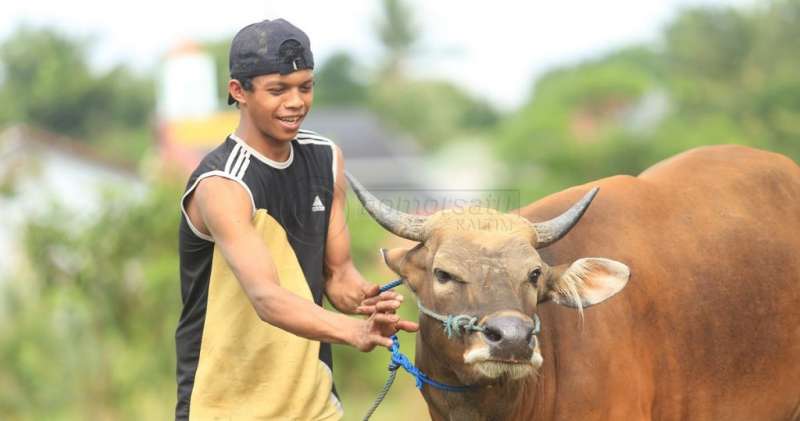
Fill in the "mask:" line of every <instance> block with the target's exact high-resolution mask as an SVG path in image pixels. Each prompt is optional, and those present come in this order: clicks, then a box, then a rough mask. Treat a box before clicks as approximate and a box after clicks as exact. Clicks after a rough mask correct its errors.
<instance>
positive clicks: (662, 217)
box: [351, 146, 800, 421]
mask: <svg viewBox="0 0 800 421" xmlns="http://www.w3.org/2000/svg"><path fill="white" fill-rule="evenodd" d="M351 183H352V184H353V187H354V189H356V190H357V193H358V194H359V197H360V198H361V199H362V202H363V203H364V204H365V207H366V208H367V209H368V210H370V212H371V213H372V214H373V216H374V217H375V218H376V219H377V220H378V221H379V222H380V223H381V224H382V225H383V226H384V227H386V228H387V229H389V230H390V231H392V232H394V233H396V234H398V235H401V236H403V237H405V238H408V239H412V240H416V241H420V243H419V245H417V246H416V247H414V248H412V249H410V250H400V249H395V250H391V251H388V252H386V253H385V254H384V255H385V260H386V263H387V264H388V265H389V266H390V267H391V268H392V269H393V270H394V271H396V272H397V273H398V274H400V275H401V276H403V277H404V278H405V279H406V282H407V284H408V285H409V287H410V288H411V289H412V290H413V291H414V292H415V294H416V295H417V297H418V299H419V300H420V302H421V303H422V304H424V305H425V307H427V308H430V309H432V310H433V311H435V312H437V313H439V314H467V315H472V316H476V317H478V318H479V320H480V323H481V326H482V327H483V329H484V330H483V332H467V333H464V334H463V335H461V336H455V337H453V338H450V339H448V337H447V336H446V335H445V334H444V332H443V330H442V329H441V327H442V324H441V323H440V322H438V321H436V320H434V319H433V318H430V317H427V316H424V315H421V316H420V324H421V330H420V334H419V336H418V337H417V365H418V366H419V367H420V368H421V369H422V370H423V371H424V372H426V373H427V374H429V375H430V376H431V377H432V378H433V379H435V380H438V381H440V382H444V383H450V384H455V385H472V388H471V389H470V391H469V392H466V393H452V392H440V391H438V390H434V389H431V388H429V387H427V386H426V387H425V388H424V390H423V395H424V397H425V400H426V401H427V403H428V405H429V409H430V413H431V417H432V418H433V419H434V420H437V421H438V420H458V421H468V420H570V421H572V420H583V421H586V420H604V421H605V420H624V421H627V420H726V421H727V420H793V419H800V168H799V167H798V166H797V165H796V164H795V163H794V162H792V161H791V160H789V159H787V158H785V157H783V156H780V155H777V154H773V153H768V152H763V151H757V150H752V149H748V148H744V147H737V146H720V147H708V148H701V149H696V150H693V151H690V152H687V153H684V154H682V155H679V156H677V157H674V158H672V159H669V160H667V161H665V162H662V163H660V164H658V165H656V166H654V167H652V168H650V169H648V170H647V171H645V172H644V173H642V174H641V175H639V176H638V177H627V176H618V177H611V178H607V179H603V180H600V181H597V182H592V183H589V184H586V185H584V186H579V187H575V188H571V189H569V190H566V191H563V192H561V193H557V194H554V195H552V196H550V197H547V198H545V199H543V200H540V201H538V202H536V203H534V204H532V205H529V206H527V207H525V208H523V209H521V210H520V212H519V214H520V215H521V216H523V217H524V218H520V217H519V216H517V215H513V214H500V213H497V212H494V211H491V210H486V209H462V210H450V211H442V212H439V213H437V214H434V215H432V216H431V217H427V218H423V217H419V216H413V215H407V214H403V213H401V212H397V211H394V210H391V209H388V208H387V207H386V206H385V205H383V204H380V203H379V202H377V201H376V200H372V199H374V197H372V196H371V195H369V193H368V192H366V191H365V190H363V189H362V188H360V186H358V185H357V182H355V181H353V180H351ZM593 187H599V188H600V194H599V195H598V196H597V199H596V200H595V201H594V203H593V204H592V206H591V207H589V209H588V211H587V212H586V214H585V216H583V218H582V219H581V221H580V223H578V224H577V225H576V226H575V229H574V230H572V231H571V232H570V234H569V235H566V236H565V237H564V238H563V239H561V240H559V237H561V236H563V235H564V234H566V232H567V231H569V229H570V228H571V227H572V225H573V224H575V222H577V219H578V218H580V216H581V214H582V211H583V210H584V209H585V206H586V205H588V201H590V200H591V196H589V197H584V199H585V200H583V201H582V202H580V203H578V204H577V205H575V206H573V208H571V209H570V211H568V212H567V213H566V214H564V215H562V216H561V217H556V218H555V219H552V220H550V221H549V222H546V223H540V224H532V223H529V222H528V220H531V221H542V220H547V219H548V218H552V217H553V216H555V215H558V214H559V213H560V212H562V211H563V210H564V209H566V208H568V207H569V206H570V204H572V203H573V202H575V201H576V200H577V199H578V198H580V197H581V196H582V195H584V194H585V193H586V192H587V191H588V190H589V189H590V188H593ZM556 240H559V241H557V242H556ZM592 256H602V258H591V257H592ZM587 257H589V258H587ZM629 274H630V276H629ZM626 281H627V282H628V283H627V286H625V285H626V284H625V283H626ZM623 286H625V288H624V289H622V288H623ZM620 289H622V291H621V292H620V293H619V294H618V295H616V296H613V295H614V294H615V293H617V292H618V291H620ZM612 296H613V297H612ZM605 299H608V301H607V302H605V303H603V304H602V305H598V306H597V307H592V308H589V309H586V310H585V312H583V313H582V314H581V310H580V309H581V307H588V306H589V305H592V304H594V303H597V302H600V301H603V300H605ZM546 302H547V304H545V303H546ZM550 302H552V303H550ZM539 303H542V305H537V304H539ZM553 303H558V304H562V305H554V304H553ZM569 307H572V308H569ZM575 308H578V310H577V311H576V310H575ZM534 314H538V315H539V316H540V318H541V326H542V329H541V333H540V334H539V335H538V337H537V336H536V335H532V334H533V333H534V332H533V322H532V320H533V319H532V317H531V316H533V315H534Z"/></svg>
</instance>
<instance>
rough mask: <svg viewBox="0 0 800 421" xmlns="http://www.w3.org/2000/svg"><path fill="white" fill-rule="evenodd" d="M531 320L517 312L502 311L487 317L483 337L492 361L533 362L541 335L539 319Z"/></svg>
mask: <svg viewBox="0 0 800 421" xmlns="http://www.w3.org/2000/svg"><path fill="white" fill-rule="evenodd" d="M534 317H535V320H534V319H531V318H530V317H528V316H527V315H525V314H522V313H519V312H516V311H502V312H498V313H493V314H490V315H488V316H486V317H485V318H484V319H483V321H482V322H481V325H482V326H483V332H481V335H482V337H483V339H484V341H485V342H486V344H487V345H488V346H489V355H490V358H491V359H492V360H496V361H503V362H528V361H530V360H531V356H532V355H533V351H534V348H535V346H536V341H535V339H534V336H535V335H536V334H538V333H539V323H538V322H539V318H538V317H536V316H534Z"/></svg>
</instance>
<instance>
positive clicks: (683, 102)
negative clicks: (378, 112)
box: [496, 0, 800, 195]
mask: <svg viewBox="0 0 800 421" xmlns="http://www.w3.org/2000/svg"><path fill="white" fill-rule="evenodd" d="M799 27H800V1H798V0H786V1H776V2H772V3H770V4H769V5H768V6H767V7H764V8H759V9H752V10H737V9H732V8H699V9H690V10H687V11H684V12H683V13H681V14H680V15H679V16H678V17H677V18H676V19H675V21H673V22H672V23H671V24H670V25H668V27H667V28H666V29H665V31H664V41H663V45H642V46H637V47H634V48H627V49H623V50H620V51H616V52H612V53H611V54H607V55H605V56H603V57H600V58H597V59H595V60H592V61H589V62H585V63H579V64H577V65H573V66H568V67H566V68H562V69H558V70H554V71H551V72H549V73H548V74H547V75H545V76H544V77H542V78H541V79H540V80H539V81H538V83H537V84H536V87H535V91H534V94H533V97H532V99H531V101H530V102H529V103H528V104H527V105H525V106H524V107H523V108H522V109H521V110H520V111H519V112H518V113H517V114H516V115H515V116H513V117H512V118H510V119H508V120H507V121H504V122H503V124H502V125H501V127H500V128H499V129H498V131H497V133H498V138H499V140H498V142H497V143H496V146H497V149H496V150H497V151H498V154H499V155H500V156H501V157H502V158H503V159H504V160H505V161H506V162H507V163H508V164H509V165H510V166H511V177H512V178H511V180H524V181H517V182H516V183H514V184H517V183H520V184H521V185H520V188H521V189H522V190H523V191H527V192H535V193H537V194H539V195H540V194H542V193H547V192H551V191H553V190H558V189H561V188H564V187H567V186H569V185H573V184H578V183H582V182H586V181H589V180H592V179H596V178H600V177H604V176H609V175H613V174H616V173H625V174H631V175H635V174H638V173H639V172H641V171H642V170H644V169H645V168H647V167H648V166H650V165H652V164H653V163H655V162H658V161H659V160H662V159H664V158H666V157H669V156H671V155H674V154H677V153H679V152H682V151H685V150H686V149H690V148H692V147H696V146H700V145H709V144H720V143H737V144H743V145H750V146H755V147H761V148H766V149H770V150H774V151H777V152H782V153H785V154H788V155H789V156H792V157H793V158H795V160H798V158H800V124H798V123H797V122H798V121H800V58H798V56H797V54H791V53H788V52H789V51H795V50H797V49H798V48H800V30H798V28H799ZM654 98H655V100H654ZM659 98H661V99H663V101H664V102H665V103H666V105H665V106H664V107H661V106H660V105H659V104H658V102H659ZM654 104H655V105H654ZM648 112H649V113H651V116H650V117H649V118H644V117H642V115H643V114H647V113H648ZM652 115H655V117H652ZM642 119H644V120H646V123H645V124H642V123H641V122H639V120H642ZM533 184H536V185H537V186H535V187H534V186H532V185H533Z"/></svg>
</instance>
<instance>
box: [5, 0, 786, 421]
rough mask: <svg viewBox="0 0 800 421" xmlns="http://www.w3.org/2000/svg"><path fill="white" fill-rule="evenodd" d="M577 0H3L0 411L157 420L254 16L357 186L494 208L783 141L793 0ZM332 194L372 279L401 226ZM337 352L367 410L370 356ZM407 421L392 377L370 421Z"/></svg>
mask: <svg viewBox="0 0 800 421" xmlns="http://www.w3.org/2000/svg"><path fill="white" fill-rule="evenodd" d="M283 3H291V4H283ZM589 3H591V4H588V3H587V2H578V1H573V0H568V1H561V2H549V3H541V5H539V6H533V5H523V4H524V2H523V3H520V2H515V1H511V0H495V1H492V2H490V3H486V2H480V3H478V2H464V1H456V0H443V1H437V2H423V1H422V0H382V1H368V0H344V1H337V2H311V1H293V2H281V3H280V4H279V3H278V2H263V1H262V2H257V1H244V2H239V3H238V4H236V5H227V6H223V5H222V4H218V5H213V6H212V5H211V4H207V5H199V4H197V3H196V2H194V3H188V2H158V3H157V2H155V1H150V0H142V1H139V2H136V3H135V4H112V3H104V4H96V3H94V2H87V1H76V2H66V3H63V2H62V3H57V4H54V3H52V2H44V1H39V0H28V1H25V2H20V1H12V2H11V3H10V4H9V3H8V2H7V3H6V4H4V6H3V9H4V11H3V15H2V16H1V17H0V418H2V419H4V420H39V419H63V420H151V419H153V420H155V419H170V418H172V417H173V408H174V404H175V380H174V373H175V361H174V360H175V356H174V355H175V354H174V352H175V351H174V341H173V335H174V329H175V326H176V322H177V319H178V314H179V311H180V307H181V305H180V297H179V280H178V260H177V226H178V221H179V210H178V209H179V208H178V201H179V197H180V195H181V193H182V190H183V183H185V180H186V177H187V174H188V172H189V171H191V169H192V168H193V166H194V165H195V164H196V163H197V161H198V159H199V158H200V157H201V156H202V154H203V153H205V152H206V151H208V150H209V149H210V148H212V147H213V146H215V145H216V144H218V143H219V142H221V141H222V140H223V139H224V137H225V136H226V135H227V134H228V133H230V132H231V131H232V130H233V129H234V128H235V125H236V122H237V118H238V117H237V116H238V114H237V113H236V112H235V109H234V108H230V107H225V106H223V104H225V102H224V100H225V97H226V82H227V49H228V45H229V42H230V39H231V38H232V36H233V35H234V34H235V32H236V30H238V29H239V28H240V27H242V26H244V25H246V24H248V23H251V22H253V21H255V20H260V19H263V18H275V17H285V18H287V19H288V20H289V21H291V22H293V23H295V24H296V25H298V26H300V27H301V28H303V29H304V30H305V31H306V32H307V33H308V34H309V36H310V38H311V41H312V47H313V48H314V52H315V56H316V61H317V68H316V70H315V73H316V78H317V85H316V87H315V91H316V99H315V108H314V111H313V112H312V114H311V115H310V116H309V117H308V119H307V123H306V124H305V126H306V127H307V128H310V129H313V130H317V131H319V132H320V133H322V134H324V135H326V136H329V137H331V138H332V139H333V140H334V141H336V142H337V143H338V144H339V145H340V146H341V147H342V149H343V150H344V153H345V157H346V160H347V166H348V168H349V169H350V170H351V171H353V172H354V173H355V174H356V175H357V176H358V177H359V178H361V179H362V181H363V182H365V184H366V185H367V186H368V187H371V188H373V189H374V190H375V191H377V192H397V191H404V192H415V193H411V194H412V196H413V195H415V194H416V195H418V196H420V197H431V196H435V195H436V194H439V193H436V192H447V193H446V195H447V196H448V197H450V198H453V197H458V198H462V197H463V198H486V197H487V194H488V195H491V194H493V193H496V192H499V191H503V192H512V193H513V194H511V196H513V197H516V202H513V201H510V202H506V203H507V204H508V205H509V206H507V208H508V209H513V208H514V207H516V206H519V205H524V204H526V203H529V202H532V201H535V200H537V199H538V198H540V197H542V196H544V195H547V194H549V193H552V192H555V191H559V190H561V189H563V188H566V187H568V186H571V185H574V184H579V183H584V182H587V181H590V180H592V179H596V178H601V177H606V176H610V175H614V174H621V173H624V174H632V175H635V174H637V173H639V172H640V171H642V170H643V169H645V168H647V167H648V166H650V165H652V164H654V163H656V162H658V161H659V160H661V159H664V158H666V157H669V156H671V155H674V154H676V153H678V152H681V151H684V150H686V149H689V148H692V147H695V146H699V145H709V144H719V143H737V144H743V145H751V146H755V147H759V148H765V149H769V150H772V151H777V152H781V153H784V154H787V155H788V156H790V157H792V158H793V159H795V161H797V160H799V159H800V54H799V53H800V0H775V1H762V2H755V1H735V0H706V1H691V0H684V1H677V0H666V1H660V2H658V3H659V4H658V5H653V4H646V3H655V2H638V1H633V0H631V1H628V0H614V1H607V2H589ZM437 203H439V202H437ZM348 206H349V212H348V218H349V224H350V230H351V235H352V243H353V254H354V257H355V260H356V263H357V265H358V266H359V267H360V268H361V270H362V271H363V272H364V273H365V274H366V275H367V276H368V277H369V278H370V279H372V280H373V281H374V282H376V283H384V282H387V281H389V280H390V279H392V276H391V274H390V273H389V272H388V271H387V270H386V269H385V268H384V267H383V265H382V264H381V262H380V260H379V258H378V255H377V250H378V248H379V247H392V246H396V245H398V244H401V241H400V240H399V239H397V238H395V237H392V236H390V235H387V234H385V233H384V232H383V230H382V229H381V228H380V227H378V226H377V225H376V224H374V223H373V222H372V221H371V220H370V219H369V218H367V217H365V216H364V214H363V213H362V212H360V206H359V205H358V204H357V203H355V202H353V201H350V203H349V204H348ZM500 207H505V206H500ZM508 209H503V210H508ZM412 210H413V209H412ZM401 291H402V292H403V293H404V294H405V295H406V298H407V302H408V303H413V299H412V296H411V294H410V292H409V291H407V290H405V289H401ZM404 307H405V308H404V310H403V311H404V314H405V315H406V317H409V318H412V319H416V317H417V316H416V311H415V309H414V306H413V304H412V305H406V306H404ZM401 343H402V345H403V350H404V351H406V352H407V353H409V354H411V355H412V356H413V349H414V337H413V336H410V335H403V336H402V337H401ZM334 353H335V378H336V382H337V385H338V390H339V392H340V395H341V397H342V400H343V403H344V405H345V408H346V411H347V416H346V419H348V420H351V419H361V417H362V416H363V414H364V411H365V410H366V408H367V407H368V406H369V404H370V402H371V401H372V399H373V398H374V396H375V394H376V393H377V392H378V390H379V389H380V387H381V386H382V384H383V381H384V380H385V378H386V374H387V372H386V365H387V363H388V359H389V353H388V352H386V351H384V350H381V349H378V350H376V351H374V352H372V353H370V354H362V353H359V352H357V351H354V350H351V349H348V348H346V347H342V346H337V347H335V348H334ZM427 418H428V416H427V411H426V409H425V405H424V402H423V401H422V399H421V397H420V395H419V393H418V392H417V391H416V390H415V389H414V384H413V381H412V380H411V379H410V378H409V377H408V376H407V375H405V374H401V375H399V376H398V381H397V382H396V384H395V387H394V389H393V390H392V391H391V392H390V394H389V396H388V398H387V400H386V402H385V403H384V404H383V406H382V407H381V408H379V409H378V412H377V413H376V415H375V417H374V418H373V419H374V420H398V419H427Z"/></svg>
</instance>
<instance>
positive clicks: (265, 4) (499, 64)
mask: <svg viewBox="0 0 800 421" xmlns="http://www.w3.org/2000/svg"><path fill="white" fill-rule="evenodd" d="M407 1H408V2H409V3H410V4H411V5H413V7H414V12H415V14H416V20H417V24H418V27H419V29H420V33H421V41H420V43H419V47H418V53H419V54H418V58H416V59H415V60H414V61H413V62H412V63H411V67H412V71H413V72H414V74H416V75H418V76H435V77H443V78H447V79H450V80H452V81H454V82H456V83H458V84H459V85H461V86H463V87H464V88H466V89H467V90H468V91H470V92H472V93H473V94H475V95H477V96H478V97H480V98H484V99H487V100H489V101H490V102H491V103H493V104H494V105H496V106H498V107H499V108H501V109H510V108H513V107H516V106H519V105H520V104H522V103H524V102H525V101H526V100H527V99H528V98H529V96H530V92H531V89H532V84H533V82H534V81H535V79H536V77H538V76H540V75H542V74H543V73H544V72H545V71H547V70H548V69H551V68H553V67H554V66H559V65H564V64H568V63H573V62H576V61H579V60H582V59H586V58H591V57H593V56H598V55H601V54H603V53H604V52H607V51H610V50H612V49H614V48H618V47H621V46H626V45H630V44H635V43H639V42H657V40H658V34H659V33H660V31H661V30H662V29H663V27H664V25H665V24H666V23H667V22H669V21H670V19H671V18H672V17H674V16H675V15H676V13H677V12H678V11H679V10H680V9H681V8H684V7H688V6H693V5H711V4H723V5H733V6H737V7H748V6H750V5H752V4H753V1H754V0H606V1H603V2H591V1H585V0H584V1H578V0H559V1H554V2H524V1H519V0H491V1H474V0H435V1H424V0H407ZM380 3H381V2H380V1H377V0H337V1H311V0H284V1H254V0H239V1H237V2H197V1H193V2H189V1H184V0H176V1H164V0H161V1H155V0H137V1H132V2H129V3H128V2H109V1H103V2H100V1H91V0H73V1H69V2H59V1H52V0H51V1H44V0H12V1H7V2H5V4H4V5H3V7H2V9H3V12H2V14H0V42H1V41H2V40H4V39H5V38H7V37H8V36H9V34H10V33H12V32H13V30H14V29H15V28H17V27H18V26H20V25H22V24H27V25H32V26H45V25H47V26H55V27H56V28H59V29H60V30H62V31H63V32H65V33H67V34H69V35H75V36H79V37H86V38H88V39H89V40H90V42H91V44H90V45H91V46H92V48H91V49H90V53H91V57H90V59H91V63H92V65H93V67H94V68H95V69H97V70H98V71H102V70H104V69H107V68H109V67H111V66H112V65H114V64H117V63H121V62H122V63H127V64H130V65H132V66H133V67H134V68H137V69H139V70H142V71H149V70H153V69H154V68H155V67H156V66H157V65H158V63H159V59H160V58H161V57H162V56H163V55H164V54H165V53H166V52H167V51H169V50H170V49H171V48H174V47H175V46H176V45H178V44H180V43H181V42H183V41H186V40H200V41H203V40H216V39H222V38H230V37H232V36H233V34H235V33H236V31H237V30H238V29H239V28H241V27H242V26H244V25H247V24H249V23H252V22H254V21H258V20H262V19H265V18H269V19H271V18H276V17H283V18H285V19H287V20H289V21H290V22H292V23H294V24H295V25H297V26H299V27H300V28H302V29H303V30H305V31H306V32H307V33H308V35H309V37H310V39H311V45H312V49H313V51H314V54H315V59H316V61H317V63H322V62H324V60H325V58H326V57H329V56H330V55H331V54H333V53H335V52H337V51H341V50H346V51H348V52H351V53H352V54H354V55H355V56H356V57H357V58H358V59H359V61H360V62H362V63H364V65H365V66H375V65H377V63H378V62H379V61H380V51H381V50H380V45H379V43H378V41H377V37H376V35H375V23H376V20H377V16H378V14H379V12H380ZM234 4H235V5H236V6H233V5H234Z"/></svg>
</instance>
